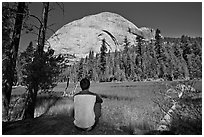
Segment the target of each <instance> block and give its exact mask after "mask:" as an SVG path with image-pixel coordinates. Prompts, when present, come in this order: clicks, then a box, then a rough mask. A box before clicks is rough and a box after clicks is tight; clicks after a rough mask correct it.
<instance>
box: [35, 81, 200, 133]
mask: <svg viewBox="0 0 204 137" xmlns="http://www.w3.org/2000/svg"><path fill="white" fill-rule="evenodd" d="M169 83H171V82H123V83H91V87H90V91H92V92H95V93H97V94H99V95H100V96H101V97H102V98H103V101H104V102H103V104H102V116H101V119H100V122H99V124H100V123H106V124H108V125H111V126H114V127H115V129H118V130H121V131H124V132H126V133H127V134H146V133H148V132H149V131H153V130H156V128H157V127H158V124H159V122H160V120H161V118H162V117H163V116H164V114H163V112H162V111H161V108H160V107H159V106H158V104H155V103H154V101H153V100H154V99H155V98H157V94H155V93H157V92H159V91H164V90H165V88H166V84H169ZM200 85H201V84H198V86H197V87H198V88H200V87H202V86H200ZM65 86H66V83H59V84H58V85H57V86H56V87H55V88H54V89H53V92H50V93H42V94H40V95H38V100H37V104H36V110H35V117H38V116H42V115H68V116H71V109H72V107H73V101H72V99H71V98H68V97H62V93H63V91H64V88H65ZM74 87H75V84H74V83H70V86H69V89H68V91H67V92H71V91H72V90H73V89H74ZM80 90H81V89H80V87H79V86H78V87H77V89H76V91H80ZM201 90H202V89H201ZM174 122H175V121H174ZM172 128H174V127H172Z"/></svg>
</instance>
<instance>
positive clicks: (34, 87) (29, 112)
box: [23, 2, 49, 119]
mask: <svg viewBox="0 0 204 137" xmlns="http://www.w3.org/2000/svg"><path fill="white" fill-rule="evenodd" d="M48 12H49V2H45V3H43V20H42V22H41V26H40V30H39V36H38V48H37V54H36V55H35V59H34V61H43V59H42V58H43V52H44V44H45V39H46V37H45V36H46V30H47V20H48ZM38 67H41V66H38ZM40 70H41V69H39V71H40ZM39 79H40V78H39V76H36V77H35V78H34V79H33V80H32V82H31V83H30V84H29V86H30V87H29V90H28V96H27V100H26V104H25V112H24V116H23V119H30V118H34V113H35V104H36V98H37V93H38V89H39Z"/></svg>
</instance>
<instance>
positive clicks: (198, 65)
mask: <svg viewBox="0 0 204 137" xmlns="http://www.w3.org/2000/svg"><path fill="white" fill-rule="evenodd" d="M160 33H161V32H160V30H159V29H157V30H156V35H155V40H152V41H148V42H147V41H145V40H144V38H143V37H141V36H137V37H136V43H135V44H134V45H130V42H128V39H127V37H125V38H124V42H123V45H121V46H123V50H120V51H118V50H115V52H110V51H107V47H106V46H107V45H106V42H105V41H106V40H105V39H103V40H102V45H101V48H100V53H94V52H93V51H90V52H89V55H88V56H86V57H85V58H81V59H80V61H79V62H78V63H76V64H74V65H72V66H71V67H68V68H66V73H65V74H64V75H63V76H61V78H62V79H63V77H70V79H71V80H72V81H74V82H76V81H78V80H79V79H80V78H82V77H88V78H89V79H90V80H92V81H96V82H110V81H143V80H156V79H163V80H170V81H172V80H177V79H185V80H190V79H201V78H202V39H201V38H199V37H198V38H191V37H189V36H185V35H182V36H181V38H162V37H161V35H160ZM63 80H66V79H63Z"/></svg>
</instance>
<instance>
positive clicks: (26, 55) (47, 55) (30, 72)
mask: <svg viewBox="0 0 204 137" xmlns="http://www.w3.org/2000/svg"><path fill="white" fill-rule="evenodd" d="M53 54H54V50H52V49H48V51H47V52H44V53H43V56H42V57H43V58H38V56H37V53H36V49H35V48H34V47H33V44H32V42H31V43H30V44H29V46H28V47H27V49H26V50H25V51H24V52H22V53H21V54H20V61H19V62H20V64H21V71H22V74H23V83H24V85H26V86H27V87H29V84H30V83H32V82H33V81H37V82H38V83H39V87H38V89H39V90H47V89H50V88H53V87H54V86H55V85H56V82H57V76H58V75H59V73H60V68H59V64H60V61H62V60H60V59H58V58H56V57H55V56H53Z"/></svg>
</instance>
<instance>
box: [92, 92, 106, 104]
mask: <svg viewBox="0 0 204 137" xmlns="http://www.w3.org/2000/svg"><path fill="white" fill-rule="evenodd" d="M90 93H91V94H92V95H94V96H96V103H102V102H103V100H102V98H101V97H100V96H99V95H98V94H96V93H93V92H90Z"/></svg>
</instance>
